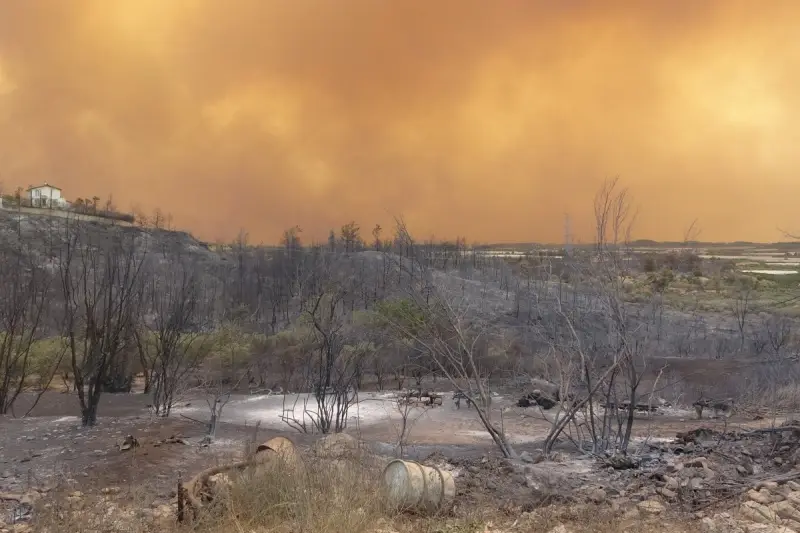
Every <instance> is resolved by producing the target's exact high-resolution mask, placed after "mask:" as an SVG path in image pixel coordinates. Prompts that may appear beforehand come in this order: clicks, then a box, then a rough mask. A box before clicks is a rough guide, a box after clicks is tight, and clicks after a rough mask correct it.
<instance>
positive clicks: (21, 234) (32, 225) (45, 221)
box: [0, 209, 220, 260]
mask: <svg viewBox="0 0 800 533" xmlns="http://www.w3.org/2000/svg"><path fill="white" fill-rule="evenodd" d="M53 213H60V214H53ZM64 215H66V213H64V212H49V213H48V212H45V214H39V213H18V212H15V211H12V210H8V209H0V242H3V243H12V242H17V241H18V240H19V241H21V242H24V243H25V244H26V246H28V247H30V249H32V250H36V251H39V252H40V253H43V252H45V251H46V250H48V249H51V247H52V246H53V245H54V244H55V243H58V242H59V241H60V240H63V239H64V237H65V235H66V234H67V233H68V231H69V228H76V227H79V228H80V229H81V230H85V231H87V232H89V233H92V234H97V235H102V234H103V233H108V232H110V231H120V232H124V233H133V234H134V235H136V236H137V240H140V239H139V237H140V236H144V235H147V236H148V237H150V239H147V241H148V242H149V243H150V245H151V246H152V248H153V249H168V250H174V251H176V252H182V253H184V254H188V255H192V256H196V257H198V258H202V259H205V260H219V258H220V257H219V255H218V254H217V253H215V252H214V251H212V250H211V249H210V248H209V246H208V245H207V244H205V243H203V242H201V241H199V240H197V239H196V238H194V237H193V236H192V235H191V234H189V233H187V232H185V231H170V230H163V229H154V228H146V229H145V228H141V227H138V226H134V225H131V224H127V223H120V222H115V221H111V220H108V219H102V218H99V217H91V216H86V215H73V214H69V216H64ZM141 242H144V239H141Z"/></svg>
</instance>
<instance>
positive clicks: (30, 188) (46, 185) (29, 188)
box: [27, 182, 61, 191]
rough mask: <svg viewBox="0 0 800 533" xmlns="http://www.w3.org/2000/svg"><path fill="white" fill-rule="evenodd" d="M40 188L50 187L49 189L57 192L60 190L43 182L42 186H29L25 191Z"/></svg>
mask: <svg viewBox="0 0 800 533" xmlns="http://www.w3.org/2000/svg"><path fill="white" fill-rule="evenodd" d="M42 187H50V188H51V189H56V190H59V191H60V190H61V188H60V187H56V186H55V185H50V184H49V183H47V182H44V184H42V185H31V186H30V187H28V189H27V190H29V191H32V190H33V189H41V188H42Z"/></svg>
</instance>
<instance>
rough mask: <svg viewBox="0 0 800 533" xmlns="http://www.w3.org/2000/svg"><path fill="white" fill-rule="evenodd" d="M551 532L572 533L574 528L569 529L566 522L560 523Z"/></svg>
mask: <svg viewBox="0 0 800 533" xmlns="http://www.w3.org/2000/svg"><path fill="white" fill-rule="evenodd" d="M549 533H572V530H570V529H567V526H565V525H564V524H558V525H557V526H556V527H554V528H553V529H551V530H550V532H549Z"/></svg>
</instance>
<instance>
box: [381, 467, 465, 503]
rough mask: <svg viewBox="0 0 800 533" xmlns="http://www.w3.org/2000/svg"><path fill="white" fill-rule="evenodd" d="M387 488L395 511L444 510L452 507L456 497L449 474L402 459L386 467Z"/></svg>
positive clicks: (386, 492)
mask: <svg viewBox="0 0 800 533" xmlns="http://www.w3.org/2000/svg"><path fill="white" fill-rule="evenodd" d="M383 485H384V491H385V494H386V503H387V505H388V506H389V508H390V509H393V510H410V511H418V512H426V513H433V512H436V511H442V510H445V509H447V508H449V507H450V506H451V505H452V503H453V499H454V498H455V495H456V486H455V481H454V480H453V476H452V475H451V474H450V473H449V472H445V471H443V470H441V469H439V468H435V467H429V466H425V465H421V464H419V463H417V462H415V461H403V460H401V459H397V460H394V461H392V462H391V463H389V464H388V465H386V468H385V469H384V470H383Z"/></svg>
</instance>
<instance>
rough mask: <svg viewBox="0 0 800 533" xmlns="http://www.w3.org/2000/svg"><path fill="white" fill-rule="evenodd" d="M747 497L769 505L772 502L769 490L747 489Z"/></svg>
mask: <svg viewBox="0 0 800 533" xmlns="http://www.w3.org/2000/svg"><path fill="white" fill-rule="evenodd" d="M747 497H748V498H749V499H750V500H752V501H754V502H757V503H760V504H761V505H769V504H771V503H772V499H771V498H770V494H769V492H766V493H764V492H762V491H755V490H752V489H751V490H749V491H747Z"/></svg>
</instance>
